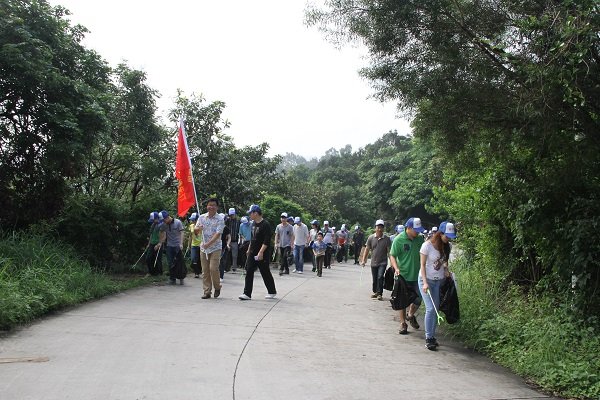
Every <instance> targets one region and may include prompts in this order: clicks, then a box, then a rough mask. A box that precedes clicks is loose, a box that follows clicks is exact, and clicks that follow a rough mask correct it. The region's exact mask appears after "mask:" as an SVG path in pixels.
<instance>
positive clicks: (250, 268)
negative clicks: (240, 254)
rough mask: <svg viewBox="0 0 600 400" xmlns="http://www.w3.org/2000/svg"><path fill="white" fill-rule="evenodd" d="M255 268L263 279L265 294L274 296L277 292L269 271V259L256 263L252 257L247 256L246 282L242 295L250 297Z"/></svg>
mask: <svg viewBox="0 0 600 400" xmlns="http://www.w3.org/2000/svg"><path fill="white" fill-rule="evenodd" d="M257 268H258V270H259V271H260V275H261V276H262V278H263V282H264V283H265V287H266V288H267V293H269V294H276V293H277V290H275V280H274V279H273V275H272V274H271V270H270V269H269V259H268V258H264V259H263V260H261V261H256V260H255V259H254V256H252V255H249V256H248V259H247V260H246V281H245V284H244V294H245V295H246V296H248V297H252V288H253V286H254V271H256V269H257Z"/></svg>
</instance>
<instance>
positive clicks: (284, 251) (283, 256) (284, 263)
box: [279, 246, 292, 273]
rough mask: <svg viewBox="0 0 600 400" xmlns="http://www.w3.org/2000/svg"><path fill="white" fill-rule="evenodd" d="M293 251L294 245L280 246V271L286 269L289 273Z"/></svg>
mask: <svg viewBox="0 0 600 400" xmlns="http://www.w3.org/2000/svg"><path fill="white" fill-rule="evenodd" d="M291 251H292V247H291V246H287V247H280V248H279V257H280V259H279V270H280V271H285V272H287V273H289V272H290V263H289V260H288V257H289V254H290V252H291Z"/></svg>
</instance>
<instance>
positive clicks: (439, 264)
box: [419, 241, 446, 279]
mask: <svg viewBox="0 0 600 400" xmlns="http://www.w3.org/2000/svg"><path fill="white" fill-rule="evenodd" d="M420 253H421V254H423V255H424V256H427V260H426V261H425V274H426V275H427V279H442V278H444V277H445V276H446V275H445V271H444V263H445V259H444V258H443V257H442V255H441V254H440V252H439V251H438V250H437V249H436V248H435V247H434V246H433V243H431V241H427V242H425V243H423V244H422V245H421V250H420ZM419 274H420V271H419Z"/></svg>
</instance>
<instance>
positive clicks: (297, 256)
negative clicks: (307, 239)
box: [294, 245, 304, 272]
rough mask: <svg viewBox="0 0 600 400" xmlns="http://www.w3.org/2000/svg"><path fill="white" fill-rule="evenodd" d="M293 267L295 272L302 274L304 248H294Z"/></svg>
mask: <svg viewBox="0 0 600 400" xmlns="http://www.w3.org/2000/svg"><path fill="white" fill-rule="evenodd" d="M294 265H295V266H296V271H302V272H304V246H298V245H296V246H294Z"/></svg>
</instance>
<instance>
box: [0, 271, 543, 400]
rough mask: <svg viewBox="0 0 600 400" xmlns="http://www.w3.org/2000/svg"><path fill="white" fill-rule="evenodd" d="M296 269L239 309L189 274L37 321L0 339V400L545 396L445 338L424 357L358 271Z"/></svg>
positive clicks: (227, 294)
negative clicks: (271, 295) (206, 295)
mask: <svg viewBox="0 0 600 400" xmlns="http://www.w3.org/2000/svg"><path fill="white" fill-rule="evenodd" d="M305 269H306V270H307V272H306V273H305V274H304V275H296V274H290V275H284V276H283V277H279V276H275V282H276V285H277V291H278V297H277V299H275V300H267V299H265V298H264V295H265V288H264V284H263V283H262V279H261V277H260V274H259V273H257V274H256V277H255V279H256V281H255V285H254V294H253V299H252V300H251V301H244V302H242V301H240V300H238V298H237V297H238V295H239V294H241V293H242V287H243V282H242V280H241V279H240V275H237V274H226V276H225V282H224V285H223V290H222V294H221V297H220V298H218V299H209V300H202V299H200V296H202V282H201V279H194V278H191V277H188V278H187V279H186V281H185V282H186V284H185V285H184V286H168V285H156V286H151V287H147V288H143V289H136V290H131V291H128V292H126V293H123V294H119V295H116V296H112V297H108V298H106V299H102V300H99V301H95V302H91V303H88V304H85V305H82V306H80V307H77V308H74V309H71V310H68V311H65V312H62V313H60V314H57V315H54V316H51V317H47V318H44V319H42V320H40V321H38V322H36V323H35V324H33V325H31V326H28V327H25V328H23V329H20V330H18V331H16V332H13V333H11V334H8V335H5V336H4V337H2V338H1V339H0V399H2V400H13V399H15V400H25V399H36V400H37V399H48V400H51V399H61V400H63V399H77V400H81V399H102V400H106V399H127V400H129V399H174V400H178V399H237V400H242V399H254V400H256V399H287V400H294V399H344V400H350V399H396V398H407V399H413V400H416V399H443V400H450V399H538V398H548V397H547V396H545V395H543V394H541V393H538V392H536V391H535V390H533V389H532V388H530V387H528V386H527V385H526V384H525V383H524V382H523V380H522V379H520V378H519V377H516V376H515V375H512V374H511V373H509V372H507V371H506V370H505V369H503V368H501V367H499V366H497V365H495V364H494V363H492V362H491V361H489V360H488V359H487V358H485V357H483V356H481V355H478V354H476V353H474V352H472V351H468V350H466V349H464V348H463V347H462V346H461V345H460V344H458V343H454V342H452V341H451V340H450V339H448V338H444V337H443V336H440V337H439V341H440V345H441V346H440V348H439V350H438V351H437V352H432V351H428V350H427V349H425V347H424V333H423V330H422V329H421V330H419V331H416V332H415V331H412V330H411V328H409V331H410V334H409V335H407V336H401V335H398V328H399V326H398V325H399V323H398V321H397V313H396V312H395V311H393V310H392V309H391V307H390V303H389V301H387V298H386V297H388V298H389V292H386V294H385V295H384V299H385V301H377V300H371V299H370V294H371V290H370V288H371V276H370V269H369V268H368V267H367V268H365V270H364V273H362V274H361V269H360V267H357V266H353V265H350V264H341V265H338V264H335V265H334V266H333V269H331V270H325V271H324V273H323V277H322V278H317V277H316V276H315V275H314V274H312V273H310V268H305ZM272 271H273V272H274V273H276V270H272ZM422 313H424V311H422V312H421V314H422ZM419 320H420V322H421V324H422V315H421V316H420V317H419Z"/></svg>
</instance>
